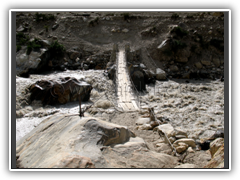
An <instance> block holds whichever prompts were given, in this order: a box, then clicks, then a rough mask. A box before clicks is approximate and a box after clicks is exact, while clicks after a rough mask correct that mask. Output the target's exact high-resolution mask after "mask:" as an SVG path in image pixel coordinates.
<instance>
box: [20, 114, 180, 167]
mask: <svg viewBox="0 0 240 180" xmlns="http://www.w3.org/2000/svg"><path fill="white" fill-rule="evenodd" d="M16 153H17V154H16V156H17V164H18V167H22V168H163V167H165V168H173V167H175V166H176V165H177V160H178V158H177V157H173V156H170V155H167V154H164V153H156V152H154V151H151V150H149V149H148V148H147V145H146V144H145V142H144V141H143V139H141V138H138V137H135V135H134V134H133V133H132V132H131V131H130V130H129V129H128V128H127V127H124V126H120V125H116V124H112V123H108V122H106V121H102V120H100V119H97V118H94V119H93V118H92V117H83V118H80V117H79V116H78V115H73V114H68V115H59V116H57V115H54V116H52V117H49V118H47V119H45V120H44V121H42V122H41V123H40V124H39V125H38V126H37V127H36V128H35V129H33V130H32V131H31V132H30V133H29V134H27V135H26V136H25V137H23V138H22V139H20V140H19V141H17V143H16Z"/></svg>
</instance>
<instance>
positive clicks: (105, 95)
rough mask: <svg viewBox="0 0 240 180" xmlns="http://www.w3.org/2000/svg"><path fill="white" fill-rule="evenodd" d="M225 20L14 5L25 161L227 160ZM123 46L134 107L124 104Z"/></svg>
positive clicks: (56, 164) (129, 164) (171, 163)
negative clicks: (120, 100)
mask: <svg viewBox="0 0 240 180" xmlns="http://www.w3.org/2000/svg"><path fill="white" fill-rule="evenodd" d="M223 22H224V21H223V14H222V13H214V12H206V13H203V12H201V13H197V12H196V13H184V12H182V13H172V12H162V13H161V12H152V13H150V12H149V13H137V12H136V13H131V12H126V13H120V12H113V13H111V12H91V13H90V12H85V13H83V12H72V13H70V12H62V13H33V12H31V13H17V23H16V24H17V27H18V28H17V32H16V35H17V55H16V68H17V76H16V86H17V89H16V116H17V119H16V132H17V165H18V167H19V168H223V167H224V74H223V72H224V68H223V66H224V61H223V57H224V56H223V55H224V54H223V46H222V45H223V32H224V31H223ZM119 48H123V49H125V52H126V60H127V70H128V71H127V72H128V73H129V76H130V79H131V80H132V85H134V86H135V89H134V90H133V91H132V93H133V94H134V96H136V97H137V104H138V106H139V109H140V110H139V111H136V112H124V111H123V110H122V109H121V108H119V107H118V104H117V93H116V92H117V90H116V88H117V86H116V69H117V68H116V66H117V63H116V54H117V52H118V49H119ZM79 94H82V98H83V99H82V100H83V101H82V102H81V103H82V106H81V107H82V109H83V110H84V117H79V101H78V100H79V99H78V98H79V97H78V96H79ZM84 101H85V102H84Z"/></svg>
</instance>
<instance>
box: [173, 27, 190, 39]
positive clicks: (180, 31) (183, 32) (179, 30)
mask: <svg viewBox="0 0 240 180" xmlns="http://www.w3.org/2000/svg"><path fill="white" fill-rule="evenodd" d="M171 33H175V34H176V35H177V36H178V37H181V38H182V37H183V36H186V35H188V32H187V31H186V30H184V29H182V28H181V27H179V26H178V27H175V28H173V29H172V31H171Z"/></svg>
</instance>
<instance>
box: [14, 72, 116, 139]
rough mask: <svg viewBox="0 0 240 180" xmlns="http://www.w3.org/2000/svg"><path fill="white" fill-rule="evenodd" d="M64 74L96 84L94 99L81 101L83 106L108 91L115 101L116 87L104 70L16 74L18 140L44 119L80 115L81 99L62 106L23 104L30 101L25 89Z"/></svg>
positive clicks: (94, 85) (37, 102)
mask: <svg viewBox="0 0 240 180" xmlns="http://www.w3.org/2000/svg"><path fill="white" fill-rule="evenodd" d="M63 77H74V78H76V79H78V80H79V81H85V82H87V83H89V84H91V85H92V86H93V90H92V91H91V98H90V101H88V102H82V108H84V107H85V106H86V105H90V104H92V103H93V102H94V101H95V100H96V99H98V98H99V97H101V96H102V95H104V93H105V92H106V93H107V95H108V98H110V99H111V100H112V102H114V103H116V97H115V89H114V85H113V82H112V81H111V80H109V79H108V77H106V76H104V70H88V71H80V70H75V71H71V70H67V71H64V72H51V73H47V74H42V75H31V76H30V77H29V78H21V77H16V87H17V88H16V110H17V116H20V118H17V120H16V138H17V139H16V140H17V141H18V140H19V139H20V138H21V137H23V136H24V135H26V134H27V133H29V132H30V131H31V130H32V129H33V128H34V127H36V126H37V125H38V124H39V123H40V122H42V121H43V120H44V119H46V118H48V117H49V116H51V115H53V114H60V113H61V114H68V113H71V114H78V113H79V102H69V103H67V104H63V105H56V106H50V105H46V106H44V107H43V106H42V103H41V102H40V101H35V100H34V101H33V102H32V103H31V104H30V105H27V106H24V105H26V104H27V103H24V102H25V101H27V98H28V97H27V96H29V94H27V93H26V91H25V89H27V88H28V87H29V86H30V85H31V84H33V83H35V82H36V81H38V80H57V79H59V78H63Z"/></svg>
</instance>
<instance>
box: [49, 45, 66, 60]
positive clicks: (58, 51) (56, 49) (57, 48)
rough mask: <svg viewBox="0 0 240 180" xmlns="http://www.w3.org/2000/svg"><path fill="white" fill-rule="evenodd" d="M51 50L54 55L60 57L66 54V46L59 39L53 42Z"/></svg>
mask: <svg viewBox="0 0 240 180" xmlns="http://www.w3.org/2000/svg"><path fill="white" fill-rule="evenodd" d="M49 51H50V53H51V55H52V56H53V57H60V56H62V55H63V54H64V51H65V48H64V46H63V45H62V44H60V43H59V42H58V41H54V42H52V43H51V45H50V47H49Z"/></svg>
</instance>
